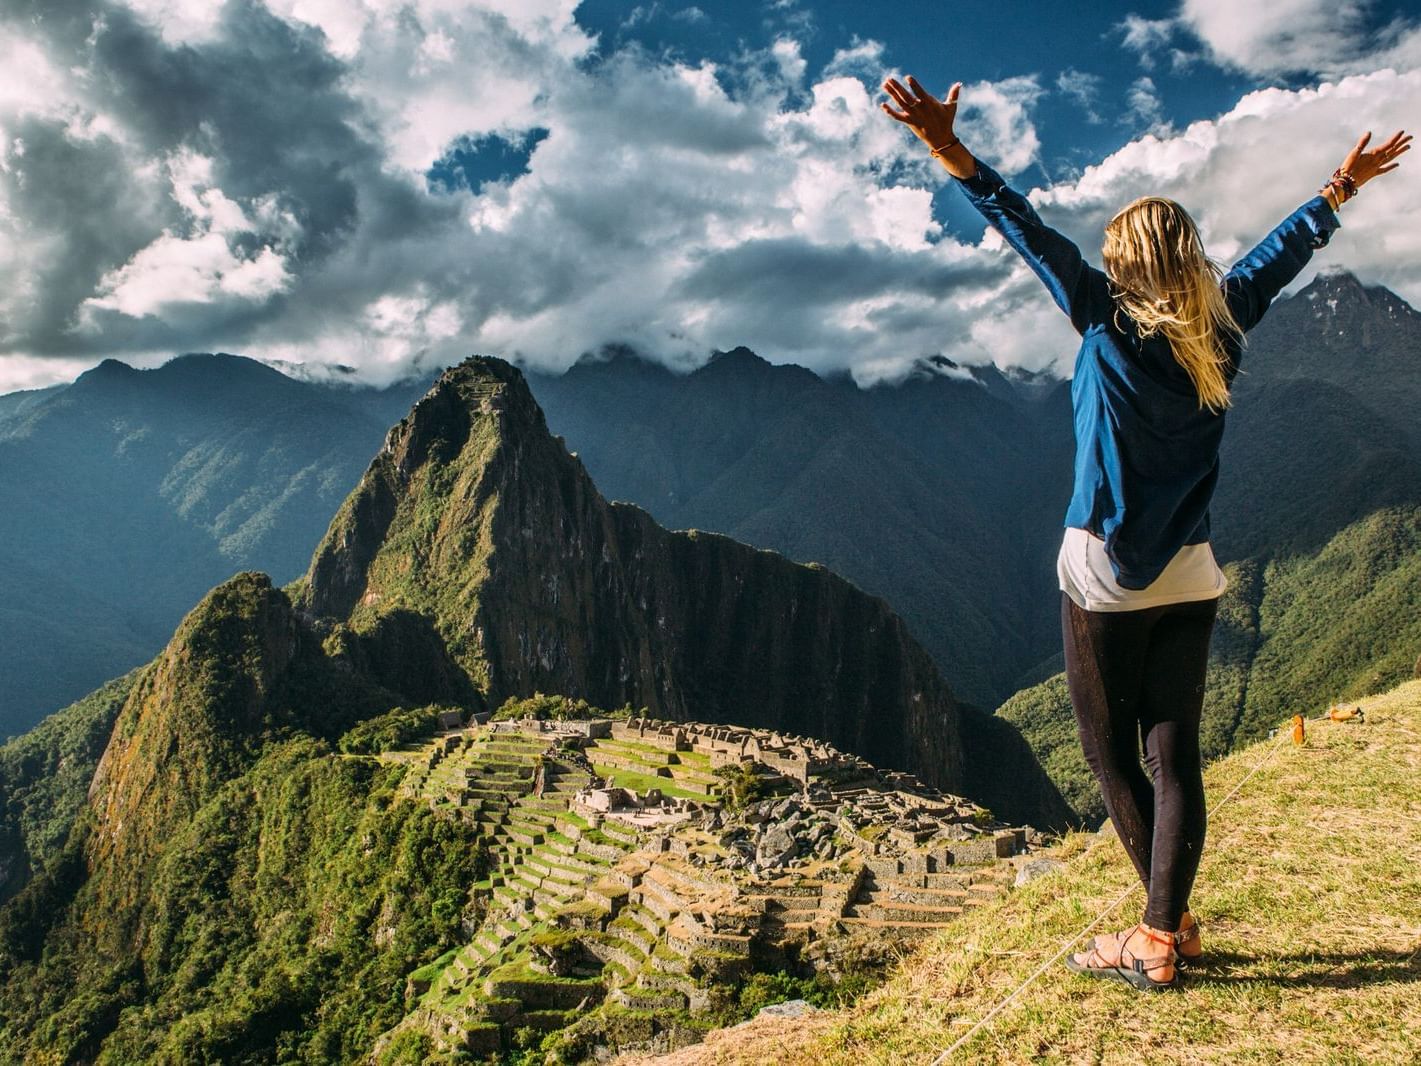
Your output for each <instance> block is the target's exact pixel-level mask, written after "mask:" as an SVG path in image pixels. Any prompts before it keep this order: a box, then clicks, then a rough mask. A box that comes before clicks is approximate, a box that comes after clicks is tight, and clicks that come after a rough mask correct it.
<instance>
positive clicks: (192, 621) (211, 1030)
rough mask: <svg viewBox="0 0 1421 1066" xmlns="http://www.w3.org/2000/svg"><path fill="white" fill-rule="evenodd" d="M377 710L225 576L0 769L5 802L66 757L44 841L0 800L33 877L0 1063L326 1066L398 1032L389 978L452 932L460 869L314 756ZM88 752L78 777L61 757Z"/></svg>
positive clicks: (271, 600) (351, 775)
mask: <svg viewBox="0 0 1421 1066" xmlns="http://www.w3.org/2000/svg"><path fill="white" fill-rule="evenodd" d="M125 688H126V689H127V693H126V695H125V694H124V693H123V689H125ZM119 700H121V708H120V709H119V710H118V713H117V716H116V718H114V719H113V727H112V730H111V731H108V730H104V729H103V725H104V723H105V722H106V721H107V720H108V719H109V717H110V716H111V715H112V709H113V707H114V705H115V702H116V701H119ZM395 707H397V702H396V697H395V696H394V695H393V694H392V693H390V692H388V691H387V690H385V689H383V688H381V687H379V686H377V685H374V684H372V683H371V682H369V681H368V680H365V679H363V678H362V677H361V676H360V675H359V674H358V673H356V672H354V671H352V670H351V669H350V668H349V665H348V664H341V663H338V662H336V661H335V660H333V659H332V658H331V657H330V656H329V655H328V654H327V653H326V651H325V650H324V649H323V648H322V647H321V645H320V642H319V640H318V638H317V637H316V636H315V635H314V634H313V633H311V632H310V630H309V629H308V628H307V627H306V626H305V625H304V623H302V622H301V621H300V620H299V619H298V617H297V615H296V613H295V611H294V610H293V609H292V606H291V604H290V602H289V601H288V599H287V597H286V595H285V593H283V592H282V591H280V590H279V589H275V588H273V587H272V585H271V582H270V579H269V578H267V577H266V576H265V575H263V574H250V573H244V574H239V575H237V576H236V577H234V578H233V579H231V580H230V581H228V582H225V583H224V584H222V585H220V586H218V587H217V588H215V589H213V590H212V592H211V593H209V595H208V596H207V597H205V598H204V599H203V600H202V602H201V603H199V604H198V605H197V606H196V607H195V608H193V610H192V611H191V612H190V613H189V614H188V616H187V617H186V618H185V619H184V620H183V622H182V624H181V625H180V626H179V627H178V630H177V632H176V633H175V634H174V635H173V638H172V640H171V641H170V642H169V644H168V646H167V648H165V649H164V651H163V652H162V653H161V654H160V655H159V656H158V658H157V659H155V660H154V661H153V662H152V663H151V664H149V665H148V666H147V667H145V668H143V669H142V670H139V671H135V674H134V675H130V676H128V677H126V678H124V679H123V680H122V681H121V682H119V683H116V684H115V685H114V686H109V687H108V688H106V689H105V690H103V691H101V692H100V693H97V694H95V696H94V697H93V698H91V699H90V700H89V701H86V702H85V703H84V704H81V705H77V706H76V708H71V709H70V710H69V711H67V712H65V713H64V714H62V715H58V716H56V717H55V718H54V719H52V720H51V721H49V722H47V723H46V724H45V725H44V726H42V727H41V728H40V729H39V730H37V731H36V735H35V736H34V737H29V738H24V739H22V740H21V741H17V742H12V744H10V745H7V747H6V748H5V749H0V751H3V765H4V768H5V771H6V784H7V788H8V787H9V786H10V784H11V782H12V781H17V780H19V778H20V777H21V776H22V775H20V774H18V773H15V772H13V771H12V770H11V766H12V764H17V763H20V762H21V761H22V760H23V757H24V755H25V753H26V751H40V752H41V753H42V754H44V753H47V752H46V749H48V751H50V752H52V751H53V750H54V749H55V748H62V747H64V746H65V745H66V744H67V745H68V746H69V748H70V749H71V750H69V751H68V752H66V754H67V755H68V756H70V757H71V758H72V759H73V763H72V765H71V766H68V767H65V768H63V769H62V770H61V771H60V773H58V774H56V775H55V776H53V777H51V778H49V779H48V782H47V784H46V785H45V788H46V789H47V795H46V796H45V797H43V798H45V799H49V800H51V801H52V802H54V803H55V804H56V809H55V810H54V811H52V812H47V813H48V815H49V821H48V823H47V824H43V825H40V826H38V827H36V826H34V825H33V823H34V822H35V820H36V812H35V811H34V810H33V807H34V806H35V804H34V803H30V804H28V806H26V805H25V803H24V800H25V799H26V797H25V796H24V795H23V794H20V795H19V796H18V802H19V803H20V806H21V810H20V816H19V817H18V818H17V819H15V821H16V822H17V824H18V826H19V828H20V829H21V830H22V836H23V837H24V842H25V844H26V846H27V848H28V849H29V851H30V854H31V855H33V856H35V857H41V856H42V857H44V858H45V859H46V860H47V861H46V862H45V863H44V865H43V867H42V869H40V870H39V872H38V873H37V875H36V876H33V877H32V878H31V879H30V880H29V882H28V883H27V884H25V885H24V887H23V888H21V889H20V891H19V892H18V893H17V894H16V895H15V896H14V898H12V899H11V900H10V901H9V903H8V904H7V905H6V906H5V907H4V909H3V910H0V1019H3V1021H0V1047H4V1048H5V1049H6V1052H5V1055H6V1058H7V1061H16V1060H22V1059H23V1060H30V1061H36V1060H38V1061H50V1060H51V1058H53V1060H55V1061H89V1060H92V1059H93V1058H94V1057H95V1055H96V1054H98V1052H99V1050H100V1047H102V1049H103V1054H104V1055H105V1056H107V1057H108V1058H109V1059H110V1060H113V1061H145V1062H148V1061H158V1062H192V1061H224V1062H236V1061H242V1062H257V1061H272V1060H273V1059H278V1058H280V1059H287V1058H292V1057H298V1058H305V1059H307V1060H308V1061H333V1060H335V1061H345V1060H349V1059H351V1058H352V1057H353V1056H354V1054H355V1050H356V1049H358V1048H362V1047H365V1046H368V1044H369V1043H370V1041H372V1040H373V1039H374V1037H375V1036H376V1035H378V1033H380V1032H382V1031H384V1030H385V1029H387V1028H388V1027H389V1026H391V1025H393V1024H394V1023H395V1022H396V1021H398V1020H399V1018H400V1017H402V1016H403V998H402V997H403V989H404V979H405V975H406V974H407V973H408V972H409V971H410V970H411V969H413V968H414V967H416V966H418V965H419V964H421V963H423V962H427V961H429V960H430V959H432V958H433V957H435V956H437V955H438V954H439V953H440V952H441V951H442V950H444V948H445V947H447V946H448V942H449V941H450V939H451V938H452V937H453V935H454V933H455V931H456V930H457V929H458V926H459V922H460V920H461V917H462V915H463V907H464V905H465V902H466V899H467V896H466V888H467V885H468V884H469V883H470V882H471V881H472V880H474V879H476V878H477V877H478V876H480V872H481V867H480V862H481V859H480V855H481V850H480V846H479V845H478V842H477V838H476V836H475V834H474V833H473V832H472V830H471V829H469V828H468V827H467V826H463V825H461V824H459V823H456V822H453V821H450V820H448V819H439V818H436V817H435V816H434V815H433V814H432V812H430V811H429V810H428V809H427V808H423V807H420V806H417V805H413V804H408V803H404V804H395V803H393V802H392V800H393V789H394V787H395V785H396V784H397V783H398V780H399V777H400V772H399V770H398V769H395V768H385V767H381V766H379V765H378V764H377V763H376V762H374V761H373V760H369V759H358V758H347V757H343V756H340V755H338V754H337V747H336V742H337V741H338V739H339V737H340V735H341V734H342V733H343V732H344V731H345V730H346V729H348V728H350V727H352V726H354V725H357V724H359V723H361V722H368V721H369V720H370V719H371V718H372V717H374V716H376V715H379V714H381V713H383V712H386V711H390V710H392V708H395ZM85 724H87V725H88V726H90V728H89V729H88V731H87V732H86V733H85V734H83V735H77V734H75V733H74V731H73V727H75V726H76V725H85ZM61 730H62V731H64V732H65V734H66V735H65V738H64V739H63V740H51V739H50V738H51V736H52V734H54V733H55V732H56V731H61ZM99 735H104V736H105V737H106V739H107V746H106V747H105V748H104V751H103V755H102V757H101V758H100V759H99V760H98V764H97V768H96V769H95V771H94V773H93V775H92V780H91V781H88V780H83V779H82V778H80V777H78V776H77V775H80V774H82V773H83V771H84V770H85V769H87V768H88V765H89V764H88V762H87V760H89V759H90V758H92V751H93V749H92V746H89V745H85V744H83V743H81V740H83V739H93V738H95V737H97V736H99ZM86 793H87V802H85V800H86ZM76 800H77V801H78V802H77V803H76ZM76 809H77V817H76V816H74V815H75V813H76ZM64 821H71V823H72V824H70V825H69V826H67V827H66V826H64V825H62V824H61V823H62V822H64ZM65 828H67V829H68V832H67V833H64V832H63V831H64V829H65ZM61 835H62V836H63V843H62V845H61V846H59V847H58V848H56V846H55V840H56V838H58V837H59V836H61Z"/></svg>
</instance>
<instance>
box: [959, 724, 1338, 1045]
mask: <svg viewBox="0 0 1421 1066" xmlns="http://www.w3.org/2000/svg"><path fill="white" fill-rule="evenodd" d="M1330 717H1331V716H1330V714H1324V715H1319V716H1318V717H1316V718H1308V719H1303V718H1302V716H1301V715H1295V716H1294V717H1293V723H1294V724H1293V729H1292V730H1291V731H1288V732H1285V731H1284V730H1283V729H1281V728H1280V729H1279V730H1278V731H1277V733H1278V739H1277V741H1276V742H1275V743H1274V744H1273V745H1272V747H1270V748H1269V749H1268V750H1267V751H1266V752H1265V753H1264V755H1263V758H1261V759H1259V760H1258V762H1257V763H1256V764H1255V765H1254V767H1253V769H1252V770H1250V771H1248V773H1246V774H1245V775H1244V776H1243V778H1242V780H1240V781H1239V783H1238V784H1236V785H1234V787H1233V788H1232V789H1230V790H1229V794H1228V795H1227V796H1225V797H1224V798H1223V799H1221V800H1219V802H1218V803H1216V804H1214V809H1213V810H1211V811H1210V812H1209V819H1210V820H1211V821H1212V820H1213V818H1214V816H1215V815H1216V814H1218V813H1219V808H1220V807H1222V806H1223V805H1224V804H1225V803H1227V802H1228V801H1229V800H1231V799H1233V798H1234V796H1236V795H1237V794H1238V790H1239V789H1241V788H1243V786H1244V785H1245V784H1246V783H1247V782H1248V780H1249V778H1251V777H1252V776H1253V775H1254V774H1256V773H1258V771H1259V770H1261V769H1263V766H1264V764H1265V763H1267V762H1268V760H1269V759H1271V758H1273V754H1274V753H1275V752H1276V751H1277V750H1278V749H1279V748H1281V747H1282V746H1283V741H1284V740H1286V739H1288V738H1289V737H1290V736H1294V734H1297V737H1301V735H1302V734H1301V732H1300V730H1301V728H1302V724H1303V722H1304V721H1307V722H1325V721H1328V720H1329V718H1330ZM1337 720H1340V719H1337ZM1296 740H1297V738H1296V737H1295V741H1296ZM1143 887H1144V886H1143V885H1142V884H1141V883H1140V882H1139V881H1138V880H1136V881H1135V882H1134V883H1133V884H1131V885H1130V887H1129V888H1127V889H1125V891H1124V892H1122V893H1120V895H1119V896H1117V897H1116V898H1115V902H1114V903H1112V904H1110V906H1108V907H1106V908H1105V910H1103V911H1101V912H1100V913H1099V914H1097V915H1096V916H1095V918H1094V919H1092V920H1091V922H1090V924H1089V925H1087V926H1086V927H1085V928H1084V929H1082V930H1081V931H1080V932H1078V933H1077V934H1076V935H1075V936H1074V937H1072V938H1071V939H1070V940H1068V941H1066V943H1065V944H1063V945H1062V947H1061V950H1060V951H1058V952H1056V954H1054V955H1052V956H1051V957H1050V958H1049V959H1047V960H1046V961H1045V962H1043V963H1042V964H1041V965H1040V966H1038V967H1037V968H1036V969H1035V970H1034V971H1033V972H1032V973H1031V975H1030V976H1029V977H1027V978H1026V980H1024V981H1022V982H1021V984H1019V985H1017V986H1016V988H1014V989H1013V990H1012V991H1011V993H1010V994H1008V995H1007V997H1006V998H1005V999H1003V1000H1001V1001H1000V1002H999V1003H997V1005H996V1006H995V1007H993V1008H992V1009H991V1010H989V1011H988V1012H987V1013H986V1014H984V1015H982V1017H981V1018H979V1019H977V1021H976V1022H975V1023H974V1024H973V1025H972V1027H971V1028H970V1029H968V1030H967V1032H965V1033H963V1034H962V1035H961V1036H960V1037H958V1038H957V1041H956V1042H955V1043H954V1044H953V1045H952V1046H951V1047H949V1048H948V1049H947V1050H946V1051H944V1052H943V1053H942V1054H940V1055H939V1056H938V1057H937V1058H935V1059H933V1061H932V1066H942V1064H943V1063H945V1062H947V1059H948V1056H949V1055H951V1054H952V1053H953V1052H954V1051H956V1050H957V1049H958V1048H960V1047H961V1046H962V1045H963V1044H965V1043H967V1041H969V1040H971V1039H972V1037H973V1036H974V1035H975V1034H976V1032H977V1030H978V1029H981V1028H982V1027H983V1026H984V1025H986V1024H987V1023H988V1022H989V1021H991V1020H992V1019H993V1018H995V1017H996V1016H997V1015H998V1014H1000V1013H1001V1012H1002V1011H1003V1010H1005V1009H1006V1008H1007V1006H1008V1005H1009V1004H1010V1003H1011V1002H1012V1000H1014V999H1016V997H1017V996H1019V995H1020V994H1021V993H1022V992H1024V991H1025V990H1026V988H1027V986H1029V985H1030V984H1031V982H1033V981H1035V980H1036V979H1037V978H1038V977H1040V976H1041V975H1042V974H1043V973H1045V972H1046V970H1047V969H1048V968H1049V967H1051V966H1053V965H1054V964H1055V963H1056V961H1057V960H1058V959H1060V958H1061V957H1062V956H1064V955H1065V954H1066V953H1067V952H1069V951H1070V950H1071V948H1073V947H1075V946H1076V944H1078V943H1079V942H1080V939H1081V937H1083V936H1085V935H1086V934H1087V933H1089V932H1090V931H1091V930H1092V929H1094V928H1095V927H1096V926H1097V925H1099V924H1100V923H1101V922H1102V921H1103V920H1104V919H1105V918H1106V917H1107V916H1109V915H1110V914H1111V912H1113V911H1114V910H1115V908H1116V907H1118V906H1120V904H1122V903H1124V902H1125V900H1126V899H1128V898H1129V897H1130V894H1131V893H1132V892H1134V891H1135V889H1137V888H1143Z"/></svg>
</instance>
